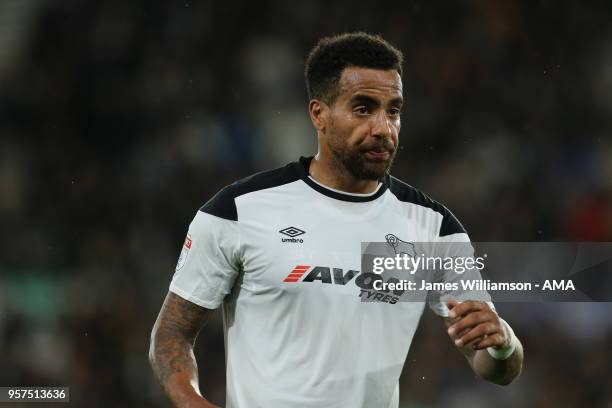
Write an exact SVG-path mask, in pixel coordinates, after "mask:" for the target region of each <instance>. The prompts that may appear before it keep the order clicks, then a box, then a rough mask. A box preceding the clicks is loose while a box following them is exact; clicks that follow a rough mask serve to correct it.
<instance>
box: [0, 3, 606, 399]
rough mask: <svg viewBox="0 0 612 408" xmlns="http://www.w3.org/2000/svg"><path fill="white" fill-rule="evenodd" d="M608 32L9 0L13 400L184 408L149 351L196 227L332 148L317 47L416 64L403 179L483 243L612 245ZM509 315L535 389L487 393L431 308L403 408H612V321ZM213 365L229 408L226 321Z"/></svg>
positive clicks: (450, 10)
mask: <svg viewBox="0 0 612 408" xmlns="http://www.w3.org/2000/svg"><path fill="white" fill-rule="evenodd" d="M611 16H612V6H610V4H609V3H606V2H577V1H552V0H536V1H527V0H524V1H489V0H471V1H463V2H458V1H439V2H438V1H436V2H429V1H425V0H422V1H416V0H409V1H400V2H395V3H380V2H353V1H347V0H334V1H327V2H310V1H305V2H289V1H281V0H261V1H258V2H246V1H234V0H231V1H191V0H184V1H182V2H151V1H144V0H132V1H129V2H125V1H119V0H106V1H77V0H63V1H59V0H58V1H51V0H2V1H0V135H1V137H0V224H1V226H2V233H1V234H0V350H1V352H0V385H3V386H8V385H68V386H70V387H71V396H72V405H73V406H83V407H109V406H112V407H167V406H168V404H167V402H166V401H165V399H164V397H163V395H162V393H161V389H160V388H159V386H158V385H157V384H156V383H155V381H154V380H153V378H152V374H151V371H150V369H149V366H148V362H147V348H148V342H149V333H150V329H151V326H152V324H153V321H154V319H155V317H156V314H157V312H158V310H159V307H160V305H161V302H162V300H163V298H164V295H165V293H166V291H167V286H168V283H169V280H170V278H171V275H172V273H173V269H174V265H175V262H176V259H177V256H178V253H179V250H180V247H181V244H182V241H183V238H184V235H185V232H186V228H187V225H188V223H189V222H190V220H191V218H192V217H193V215H194V214H195V211H196V210H197V209H198V208H199V207H200V206H201V205H202V204H203V203H204V202H205V201H206V200H207V199H208V198H209V197H210V196H211V195H212V194H213V193H214V192H215V191H217V190H218V189H219V188H221V187H222V186H224V185H226V184H228V183H230V182H232V181H233V180H235V179H237V178H241V177H243V176H246V175H248V174H250V173H252V172H254V171H259V170H263V169H267V168H271V167H275V166H279V165H282V164H284V163H286V162H289V161H292V160H294V159H295V158H297V157H298V156H299V155H300V154H311V153H314V152H315V136H314V132H313V130H312V129H311V125H310V123H309V120H308V116H307V111H306V103H307V100H306V93H305V90H304V85H303V80H302V69H303V63H304V59H305V57H306V55H307V52H308V51H309V49H310V47H311V46H312V45H313V44H314V43H315V42H316V40H317V39H318V38H319V37H320V36H322V35H328V34H332V33H338V32H344V31H349V30H356V29H360V30H366V31H369V32H374V33H380V34H382V35H383V36H385V37H386V38H387V39H388V40H390V41H391V42H393V43H395V44H396V45H398V46H399V47H400V48H401V49H402V50H403V51H404V53H405V55H406V65H405V78H404V84H405V98H406V101H407V103H406V110H405V113H404V118H403V120H404V122H403V127H402V134H401V143H402V150H401V152H400V153H399V155H398V158H397V160H396V164H395V167H394V171H393V173H394V174H395V175H397V176H399V177H400V178H402V179H404V180H406V181H407V182H409V183H411V184H413V185H415V186H416V187H419V188H421V189H423V190H424V191H426V192H427V193H429V194H430V195H431V196H432V197H434V198H435V199H437V200H439V201H441V202H443V203H445V204H446V205H447V206H448V207H449V208H451V209H452V210H453V211H454V212H455V214H456V215H457V216H458V217H459V219H461V220H462V222H463V224H464V225H465V226H466V228H467V229H468V231H469V233H470V235H471V237H472V239H473V240H475V241H546V240H560V241H570V240H584V241H612V137H611V132H612V25H611V24H610V21H611V20H610V18H611ZM498 309H499V310H500V311H501V313H502V314H503V315H504V316H506V317H507V318H508V320H509V321H510V322H511V323H512V325H513V326H514V328H515V331H516V332H517V333H518V335H519V336H520V337H521V338H522V339H523V341H524V343H525V348H526V352H527V360H526V364H525V372H524V375H523V376H522V378H520V379H519V380H518V381H517V382H516V383H514V384H513V385H511V386H510V387H508V388H501V387H497V386H493V385H488V384H486V383H484V382H482V381H479V380H476V379H475V378H474V377H473V375H472V374H471V371H470V369H469V368H468V366H467V364H466V363H465V361H463V359H462V357H461V356H460V355H459V353H457V352H456V351H455V350H454V348H453V346H452V345H451V343H450V341H449V340H448V338H447V336H446V334H445V332H444V330H443V329H442V323H441V322H440V321H439V319H437V318H435V317H433V315H432V314H431V313H430V312H427V314H426V315H425V316H424V318H423V321H422V326H421V329H420V331H419V333H418V334H417V337H416V338H415V342H414V344H413V347H412V350H411V352H410V354H409V357H408V360H407V363H406V367H405V370H404V374H403V380H402V383H401V384H402V391H401V392H402V394H401V399H402V407H404V408H406V407H412V408H416V407H422V408H424V407H489V406H495V407H499V408H502V407H536V406H537V407H608V408H609V407H612V313H611V312H612V307H611V305H610V304H609V303H608V304H605V303H600V304H595V303H590V304H589V303H572V304H570V303H563V304H500V305H498ZM197 354H198V355H199V363H200V373H201V383H202V390H203V393H204V394H205V395H207V396H208V397H209V398H210V399H211V400H212V401H213V402H216V403H218V404H222V403H223V401H224V394H225V388H224V387H225V378H224V354H223V334H222V326H221V322H220V320H219V319H218V320H216V321H215V322H213V323H212V324H210V325H209V326H208V327H207V328H206V329H205V330H204V331H203V332H202V333H201V335H200V337H199V342H198V347H197ZM296 369H299V367H296ZM28 406H31V405H28Z"/></svg>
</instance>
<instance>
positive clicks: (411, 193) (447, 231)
mask: <svg viewBox="0 0 612 408" xmlns="http://www.w3.org/2000/svg"><path fill="white" fill-rule="evenodd" d="M388 183H389V185H388V188H389V191H390V192H391V193H392V194H393V195H395V197H396V198H397V199H398V200H399V201H402V202H407V203H412V204H415V205H420V206H422V207H426V208H429V209H431V210H433V211H435V212H437V213H439V214H440V215H442V223H441V225H440V230H439V236H441V237H443V236H446V235H452V234H461V233H463V234H465V233H466V231H465V228H463V225H461V223H460V222H459V220H458V219H457V217H455V215H454V214H453V213H452V212H451V211H450V210H449V209H448V208H446V207H445V206H444V205H442V204H440V203H439V202H438V201H436V200H434V199H432V198H431V197H429V196H428V195H427V194H425V193H423V192H422V191H421V190H419V189H417V188H414V187H412V186H411V185H410V184H407V183H405V182H403V181H401V180H400V179H398V178H396V177H393V176H391V175H390V176H389V178H388Z"/></svg>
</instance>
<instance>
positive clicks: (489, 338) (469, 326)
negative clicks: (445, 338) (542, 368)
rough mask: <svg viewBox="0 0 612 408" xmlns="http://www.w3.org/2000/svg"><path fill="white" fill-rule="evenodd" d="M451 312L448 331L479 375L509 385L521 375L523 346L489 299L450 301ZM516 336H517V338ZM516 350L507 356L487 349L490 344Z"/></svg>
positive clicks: (447, 321)
mask: <svg viewBox="0 0 612 408" xmlns="http://www.w3.org/2000/svg"><path fill="white" fill-rule="evenodd" d="M447 306H448V308H449V309H450V312H449V315H448V317H447V318H445V319H444V322H445V324H446V327H447V330H448V335H449V336H450V338H451V339H452V340H453V342H454V343H455V345H456V346H457V348H459V350H461V352H462V353H463V355H464V356H465V358H466V359H467V360H468V362H469V363H470V366H471V367H472V370H474V373H476V374H477V375H478V376H480V377H482V378H484V379H485V380H487V381H491V382H493V383H495V384H500V385H507V384H510V383H511V382H512V381H513V380H514V379H515V378H517V377H518V376H519V375H520V373H521V370H522V368H523V346H522V345H521V342H520V341H519V340H518V339H517V338H516V337H514V334H512V333H511V330H512V329H508V327H509V326H508V327H507V326H506V324H507V323H505V322H503V321H502V319H501V318H500V317H499V316H498V315H497V313H496V312H495V311H494V310H492V309H491V307H490V306H489V305H488V304H487V303H486V302H478V301H467V302H463V303H459V302H457V301H454V300H451V301H449V302H447ZM513 339H514V340H513ZM511 342H514V346H515V348H513V349H514V351H513V352H512V349H509V350H507V352H508V353H512V354H510V355H509V356H507V358H505V357H502V358H505V359H503V360H499V359H496V358H493V357H492V356H491V355H490V354H489V352H488V351H487V350H486V349H487V348H489V347H493V348H495V349H498V350H500V352H501V353H502V354H504V352H503V351H501V350H503V349H507V348H508V347H510V343H511Z"/></svg>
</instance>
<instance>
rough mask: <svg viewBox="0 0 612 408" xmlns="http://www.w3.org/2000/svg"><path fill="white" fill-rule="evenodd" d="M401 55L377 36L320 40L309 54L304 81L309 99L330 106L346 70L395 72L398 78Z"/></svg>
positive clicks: (340, 36) (341, 36)
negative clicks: (393, 70) (359, 69)
mask: <svg viewBox="0 0 612 408" xmlns="http://www.w3.org/2000/svg"><path fill="white" fill-rule="evenodd" d="M403 59H404V57H403V55H402V52H401V51H399V50H398V49H397V48H395V47H394V46H392V45H391V44H389V43H388V42H387V41H385V40H384V39H383V38H382V37H380V36H378V35H371V34H367V33H363V32H356V33H346V34H339V35H335V36H332V37H324V38H322V39H321V40H319V42H318V43H317V45H316V46H315V47H314V48H313V49H312V50H311V51H310V54H309V55H308V59H307V60H306V67H305V69H304V77H305V79H306V90H307V91H308V98H309V99H320V100H322V101H324V102H325V103H329V104H331V103H333V102H334V100H335V98H336V96H338V93H339V89H338V83H339V81H340V76H341V75H342V71H343V70H344V69H345V68H347V67H358V68H374V69H385V70H389V69H395V70H397V72H398V73H399V74H400V76H401V75H402V62H403Z"/></svg>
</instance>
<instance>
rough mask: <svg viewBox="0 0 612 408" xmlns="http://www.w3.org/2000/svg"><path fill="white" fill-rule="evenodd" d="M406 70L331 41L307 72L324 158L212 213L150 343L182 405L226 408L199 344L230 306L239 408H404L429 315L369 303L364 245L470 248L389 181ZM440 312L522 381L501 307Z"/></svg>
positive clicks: (217, 202)
mask: <svg viewBox="0 0 612 408" xmlns="http://www.w3.org/2000/svg"><path fill="white" fill-rule="evenodd" d="M401 64H402V55H401V53H400V52H399V51H398V50H396V49H395V48H394V47H392V46H391V45H390V44H388V43H387V42H386V41H384V40H383V39H381V38H380V37H375V36H370V35H367V34H364V33H353V34H344V35H340V36H335V37H331V38H324V39H322V40H321V41H320V42H319V44H318V45H317V46H316V47H315V48H314V49H313V50H312V51H311V53H310V56H309V57H308V60H307V62H306V70H305V76H306V84H307V88H308V92H309V97H310V102H309V105H308V108H309V113H310V118H311V120H312V123H313V125H314V127H315V129H316V131H317V138H318V142H319V150H318V152H317V155H316V156H315V157H313V158H301V159H300V160H299V161H296V162H294V163H291V164H289V165H287V166H285V167H282V168H280V169H276V170H272V171H267V172H263V173H258V174H255V175H253V176H251V177H248V178H246V179H243V180H241V181H238V182H236V183H234V184H232V185H230V186H228V187H226V188H224V189H223V190H221V191H220V192H219V193H218V194H217V195H215V196H214V197H213V198H212V199H211V200H210V201H208V202H207V203H206V204H205V205H204V206H203V207H202V208H201V209H200V211H198V213H197V215H196V216H195V218H194V220H193V222H192V223H191V225H190V228H189V233H188V235H187V238H186V241H185V244H184V246H183V250H182V253H181V256H180V258H179V262H178V265H177V269H176V273H175V275H174V278H173V280H172V283H171V285H170V291H169V293H168V295H167V297H166V300H165V302H164V305H163V306H162V309H161V312H160V314H159V316H158V318H157V321H156V323H155V326H154V328H153V332H152V335H151V348H150V360H151V364H152V366H153V370H154V372H155V374H156V376H157V378H158V379H159V381H160V382H161V384H162V386H163V388H164V390H165V391H166V393H167V394H168V396H169V398H170V399H171V400H172V402H173V403H174V405H175V406H177V407H211V406H213V405H212V404H210V403H209V402H208V401H206V400H205V398H204V397H202V396H201V394H200V391H199V387H198V375H197V365H196V361H195V357H194V354H193V344H194V342H195V338H196V335H197V333H198V331H199V330H200V328H201V327H202V326H203V325H204V324H205V323H206V321H207V320H208V318H209V317H210V316H211V314H212V313H213V310H215V309H217V308H218V307H219V306H220V305H223V313H224V325H225V340H226V365H227V407H240V408H242V407H249V408H251V407H368V408H369V407H383V408H387V407H397V406H398V403H399V387H398V380H399V376H400V373H401V371H402V367H403V364H404V360H405V358H406V354H407V352H408V349H409V347H410V343H411V341H412V338H413V335H414V333H415V331H416V328H417V324H418V321H419V319H420V316H421V314H422V313H423V309H424V304H425V302H401V301H400V302H392V301H388V299H387V301H384V300H383V301H376V302H366V301H363V300H364V296H367V294H365V295H364V292H368V290H364V289H363V287H366V288H368V286H367V284H364V279H361V280H360V276H361V275H363V274H361V275H360V272H359V268H360V256H359V255H360V253H359V249H360V243H361V242H376V241H378V242H381V241H384V240H385V237H386V236H388V237H393V239H395V241H393V243H394V245H395V244H397V242H399V241H397V240H401V241H404V242H440V243H455V242H457V243H462V242H469V239H468V237H467V234H466V233H465V230H464V229H463V227H462V226H461V224H460V223H459V222H458V221H457V220H456V218H455V217H454V216H453V215H452V214H451V213H450V211H448V210H447V209H446V208H445V207H444V206H442V205H440V204H438V203H437V202H435V201H433V200H431V199H430V198H429V197H427V196H426V195H424V194H423V193H421V192H420V191H418V190H416V189H414V188H413V187H411V186H409V185H407V184H404V183H403V182H401V181H399V180H398V179H396V178H394V177H392V176H390V175H389V174H388V171H389V168H390V167H391V163H392V162H393V158H394V156H395V153H396V151H397V148H398V134H399V130H400V112H401V109H402V101H403V98H402V80H401V75H402V68H401ZM359 285H361V288H360V287H359ZM364 285H365V286H364ZM383 299H384V298H383ZM464 300H465V299H464ZM430 306H431V307H432V308H433V310H434V311H435V312H436V313H438V314H440V315H441V316H443V317H444V320H445V322H446V325H447V327H448V333H449V335H450V337H451V339H452V340H453V341H454V342H455V344H456V345H457V347H458V348H459V349H460V350H461V351H462V352H463V354H464V355H465V357H466V358H467V360H468V362H469V363H470V365H471V367H472V369H473V370H474V372H475V373H476V374H477V375H479V376H481V377H483V378H485V379H487V380H489V381H492V382H495V383H498V384H508V383H510V382H511V381H512V380H513V379H514V378H516V377H517V376H518V374H519V373H520V371H521V367H522V360H523V351H522V346H521V344H520V342H519V341H518V339H516V337H515V336H514V334H513V333H512V329H510V327H509V326H508V325H507V323H505V322H503V321H502V320H501V319H500V318H499V316H498V315H497V314H496V313H495V311H494V310H492V308H491V304H490V303H487V302H482V301H464V302H461V303H459V302H457V301H456V300H452V299H451V300H448V301H446V302H443V301H442V300H441V298H434V299H433V300H432V299H430ZM449 309H450V312H449Z"/></svg>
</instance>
